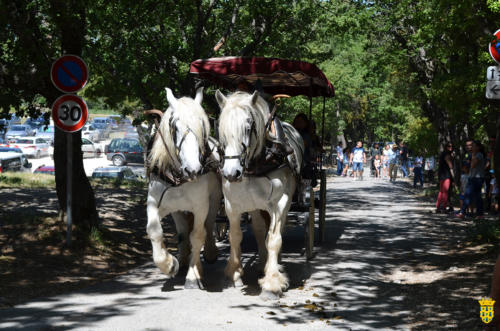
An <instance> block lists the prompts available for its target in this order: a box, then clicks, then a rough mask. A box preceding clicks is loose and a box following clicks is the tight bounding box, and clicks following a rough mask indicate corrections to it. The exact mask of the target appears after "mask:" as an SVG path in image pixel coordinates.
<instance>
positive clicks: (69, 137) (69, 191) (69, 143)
mask: <svg viewBox="0 0 500 331" xmlns="http://www.w3.org/2000/svg"><path fill="white" fill-rule="evenodd" d="M66 153H67V162H66V166H67V167H66V177H67V182H66V217H67V223H68V225H67V230H66V245H68V246H71V222H72V219H71V204H72V195H73V134H72V133H70V132H68V133H66Z"/></svg>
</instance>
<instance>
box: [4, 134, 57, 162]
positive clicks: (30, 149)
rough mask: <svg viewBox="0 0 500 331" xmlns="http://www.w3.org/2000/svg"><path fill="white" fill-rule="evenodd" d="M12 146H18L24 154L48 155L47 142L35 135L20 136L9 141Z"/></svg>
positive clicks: (32, 155) (37, 156)
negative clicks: (13, 140)
mask: <svg viewBox="0 0 500 331" xmlns="http://www.w3.org/2000/svg"><path fill="white" fill-rule="evenodd" d="M11 146H12V147H18V148H20V149H21V150H22V151H23V154H24V155H26V156H31V157H36V158H37V159H38V158H40V157H42V156H48V155H49V146H50V145H49V143H48V142H47V141H45V139H42V138H37V137H20V138H17V139H16V140H15V142H13V143H11Z"/></svg>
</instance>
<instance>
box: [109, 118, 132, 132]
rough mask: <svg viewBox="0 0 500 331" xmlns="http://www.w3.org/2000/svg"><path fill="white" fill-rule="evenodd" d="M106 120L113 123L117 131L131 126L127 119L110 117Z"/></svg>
mask: <svg viewBox="0 0 500 331" xmlns="http://www.w3.org/2000/svg"><path fill="white" fill-rule="evenodd" d="M108 118H110V119H112V120H113V121H115V123H116V125H117V129H123V128H124V127H126V126H129V125H132V122H131V121H130V120H129V119H128V118H127V117H122V116H120V115H111V116H108Z"/></svg>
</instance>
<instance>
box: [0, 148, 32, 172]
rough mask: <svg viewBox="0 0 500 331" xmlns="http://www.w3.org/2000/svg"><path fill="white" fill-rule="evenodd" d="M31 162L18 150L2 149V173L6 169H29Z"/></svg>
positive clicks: (0, 159) (0, 152)
mask: <svg viewBox="0 0 500 331" xmlns="http://www.w3.org/2000/svg"><path fill="white" fill-rule="evenodd" d="M30 168H31V163H29V162H28V160H27V159H26V157H25V156H24V155H23V154H22V153H19V152H17V151H7V152H2V151H0V173H2V172H6V171H29V169H30Z"/></svg>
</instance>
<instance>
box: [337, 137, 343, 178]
mask: <svg viewBox="0 0 500 331" xmlns="http://www.w3.org/2000/svg"><path fill="white" fill-rule="evenodd" d="M342 170H344V152H343V151H342V142H341V141H339V143H338V145H337V176H340V175H342Z"/></svg>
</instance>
